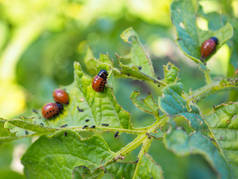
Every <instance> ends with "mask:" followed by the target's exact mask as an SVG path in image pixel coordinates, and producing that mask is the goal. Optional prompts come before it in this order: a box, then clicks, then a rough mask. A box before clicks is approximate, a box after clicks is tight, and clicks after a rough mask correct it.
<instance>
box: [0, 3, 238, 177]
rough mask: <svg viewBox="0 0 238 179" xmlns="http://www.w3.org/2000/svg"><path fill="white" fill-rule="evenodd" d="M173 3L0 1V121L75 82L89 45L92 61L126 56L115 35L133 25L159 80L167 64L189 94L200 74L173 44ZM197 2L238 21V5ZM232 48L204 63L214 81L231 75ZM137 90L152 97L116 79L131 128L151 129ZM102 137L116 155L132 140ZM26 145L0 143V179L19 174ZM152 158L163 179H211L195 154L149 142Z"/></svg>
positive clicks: (229, 95) (206, 103)
mask: <svg viewBox="0 0 238 179" xmlns="http://www.w3.org/2000/svg"><path fill="white" fill-rule="evenodd" d="M170 3H171V0H51V1H49V0H0V117H3V118H14V117H19V116H21V115H27V114H29V113H31V111H32V109H38V108H41V106H42V105H43V104H44V103H46V102H48V101H49V100H52V96H51V94H52V91H53V89H55V88H57V87H59V86H63V85H68V84H70V83H71V82H72V81H73V62H74V61H82V59H83V57H84V56H85V50H86V47H87V46H89V47H90V48H91V49H92V51H93V53H94V55H95V57H98V56H99V55H100V54H101V53H107V54H109V55H110V57H111V58H112V59H115V53H118V54H120V55H125V54H127V53H128V52H129V50H130V46H129V45H128V44H125V43H124V42H123V41H122V40H121V38H120V34H121V33H122V32H123V30H125V29H126V28H128V27H133V28H134V29H135V30H136V31H137V32H138V34H139V36H140V37H141V41H142V43H143V44H144V45H145V48H146V50H147V51H148V53H149V54H150V57H151V59H152V62H153V66H154V68H155V72H156V74H157V75H158V77H162V76H163V71H162V68H163V65H164V64H166V63H168V62H169V61H170V62H172V63H174V64H175V65H176V66H178V67H179V68H180V72H181V74H180V78H181V80H182V82H183V83H184V85H185V89H186V90H187V91H188V90H189V89H196V88H199V87H201V86H202V85H204V84H205V81H204V76H203V74H202V73H201V72H200V71H199V69H198V68H197V66H196V64H194V63H193V62H192V61H190V60H189V59H187V58H186V57H185V56H184V55H183V54H182V52H181V51H180V49H179V47H178V46H177V44H176V42H175V39H176V32H175V28H174V27H173V25H172V23H171V20H170ZM199 3H200V5H201V6H202V7H203V10H204V11H205V12H206V13H213V12H218V13H219V14H224V17H227V18H229V17H231V16H232V20H234V22H238V21H237V19H236V18H237V17H238V0H201V1H199ZM221 20H223V19H221ZM197 25H198V26H199V27H201V28H202V29H204V28H205V29H206V28H207V22H206V21H205V20H204V19H198V21H197ZM235 30H236V29H235ZM235 34H236V31H235ZM236 44H238V43H237V39H235V38H233V39H232V40H230V41H229V42H228V44H226V45H224V46H223V47H222V48H221V49H220V50H219V51H218V52H217V53H216V55H214V56H213V57H212V59H211V60H210V61H209V63H208V67H209V68H210V70H211V71H210V73H211V75H212V77H213V78H214V79H219V78H221V77H225V76H232V74H233V72H234V69H235V66H233V65H237V64H236V63H234V60H233V65H232V64H231V59H232V58H233V59H234V58H236V53H237V52H235V51H237V50H238V49H237V48H238V46H236ZM237 63H238V62H237ZM237 67H238V66H237ZM142 87H143V88H142ZM134 89H139V90H141V91H142V89H143V91H142V93H144V94H146V93H148V92H150V91H151V92H152V93H153V94H157V92H156V91H154V89H153V88H151V87H150V86H148V85H147V84H144V83H142V82H138V81H133V80H128V79H116V80H115V82H114V90H115V95H116V97H117V99H118V102H119V103H120V104H121V105H122V106H123V107H124V108H125V109H126V110H128V111H129V112H130V113H131V114H132V119H133V123H134V125H135V126H143V125H147V124H148V125H149V124H151V123H152V122H153V118H152V116H150V115H147V114H145V113H143V112H141V111H139V110H138V109H136V107H135V106H134V105H133V104H132V103H131V102H130V100H129V96H130V94H131V92H132V91H133V90H134ZM235 94H237V92H236V91H226V92H219V93H218V94H216V95H211V96H209V97H208V98H206V99H205V100H203V101H201V102H200V103H199V106H200V107H201V109H202V112H203V113H207V112H208V111H209V110H210V109H211V108H212V106H213V105H217V104H220V103H222V102H225V101H227V100H233V101H235V100H237V96H238V95H235ZM0 132H1V131H0ZM105 137H106V138H108V140H109V141H110V143H111V145H112V146H113V150H117V149H118V147H121V146H123V145H124V144H125V143H126V142H128V141H129V140H130V139H131V138H130V136H127V135H122V136H121V138H120V140H119V142H118V141H116V142H115V141H113V140H112V139H111V138H112V136H110V134H108V136H107V135H106V136H105ZM31 142H32V140H31V139H24V140H19V141H14V142H11V143H7V144H0V178H5V177H6V176H7V178H11V177H12V178H22V177H23V176H22V172H23V170H22V169H23V166H22V165H21V164H20V157H21V155H22V154H23V153H24V151H25V150H26V148H27V146H28V145H30V144H31ZM136 152H138V151H135V152H134V153H133V154H132V156H131V157H132V158H133V157H135V155H136ZM150 153H151V155H152V156H153V157H154V159H155V160H156V161H157V162H158V163H159V164H160V165H161V167H162V169H163V171H164V177H165V178H169V179H170V178H171V179H175V178H193V179H195V178H215V177H216V173H215V171H214V170H213V169H212V168H211V167H210V166H209V165H208V163H207V162H206V160H205V159H203V158H202V157H201V156H199V155H191V156H186V157H178V156H176V155H175V154H173V153H172V152H170V151H168V150H167V149H165V147H164V146H163V144H162V142H160V141H157V142H154V143H153V145H152V148H151V150H150Z"/></svg>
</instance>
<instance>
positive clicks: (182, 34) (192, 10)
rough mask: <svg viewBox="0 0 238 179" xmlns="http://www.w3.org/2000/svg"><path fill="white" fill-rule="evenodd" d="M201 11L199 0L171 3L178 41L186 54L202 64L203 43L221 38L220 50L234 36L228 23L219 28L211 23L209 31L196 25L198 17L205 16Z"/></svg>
mask: <svg viewBox="0 0 238 179" xmlns="http://www.w3.org/2000/svg"><path fill="white" fill-rule="evenodd" d="M200 12H201V11H199V4H198V2H197V0H174V1H173V3H172V4H171V18H172V22H173V24H174V25H175V27H176V31H177V34H178V40H177V42H178V44H179V46H180V48H181V49H182V50H183V52H184V53H185V55H186V56H188V57H189V58H190V59H192V60H193V61H195V62H196V63H200V64H201V61H200V58H201V54H200V47H201V44H202V43H203V42H204V41H205V40H207V39H209V38H210V37H213V36H215V37H217V38H218V40H219V44H218V46H217V50H218V49H219V48H220V47H221V46H222V45H223V44H224V43H226V41H227V40H229V39H230V38H231V37H232V36H233V28H232V26H231V25H230V24H229V23H227V24H226V25H224V26H222V27H221V28H220V29H218V30H213V29H214V28H213V27H211V25H210V26H209V30H208V31H203V30H201V29H200V28H199V27H198V26H197V25H196V22H197V18H198V17H200V16H204V14H200ZM207 21H208V22H209V21H210V19H207ZM214 24H216V23H215V22H214Z"/></svg>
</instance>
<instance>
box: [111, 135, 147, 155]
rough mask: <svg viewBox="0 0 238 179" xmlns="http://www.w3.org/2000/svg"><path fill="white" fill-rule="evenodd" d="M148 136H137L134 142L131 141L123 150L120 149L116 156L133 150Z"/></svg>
mask: <svg viewBox="0 0 238 179" xmlns="http://www.w3.org/2000/svg"><path fill="white" fill-rule="evenodd" d="M146 138H147V135H146V134H141V135H139V136H137V137H136V138H135V139H134V140H133V141H132V142H130V143H129V144H127V145H126V146H125V147H123V148H122V149H121V150H119V151H118V152H117V153H115V158H117V157H118V156H125V155H126V154H128V153H129V152H131V151H133V150H134V149H136V148H137V147H139V146H140V145H141V143H142V142H143V141H144V140H145V139H146Z"/></svg>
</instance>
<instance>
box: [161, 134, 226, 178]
mask: <svg viewBox="0 0 238 179" xmlns="http://www.w3.org/2000/svg"><path fill="white" fill-rule="evenodd" d="M164 143H165V145H166V147H167V148H168V149H170V150H172V151H173V152H174V153H175V154H177V155H182V156H185V155H188V154H201V155H202V156H204V157H205V159H206V160H207V161H208V162H209V163H210V164H211V165H212V166H213V167H214V168H215V169H216V171H217V172H218V173H219V175H220V177H221V178H223V179H225V178H230V173H229V168H228V165H227V164H226V162H225V160H224V158H223V156H222V155H221V154H220V152H219V150H218V149H217V148H216V147H215V145H214V144H212V142H211V141H210V140H209V139H208V138H207V137H205V136H203V135H202V134H201V133H200V132H196V133H193V134H192V135H188V134H187V133H186V132H185V131H183V130H172V131H171V132H170V133H169V134H167V136H166V137H165V138H164Z"/></svg>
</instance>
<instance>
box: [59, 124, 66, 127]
mask: <svg viewBox="0 0 238 179" xmlns="http://www.w3.org/2000/svg"><path fill="white" fill-rule="evenodd" d="M67 126H68V124H64V125H62V126H60V127H61V128H64V127H67Z"/></svg>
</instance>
